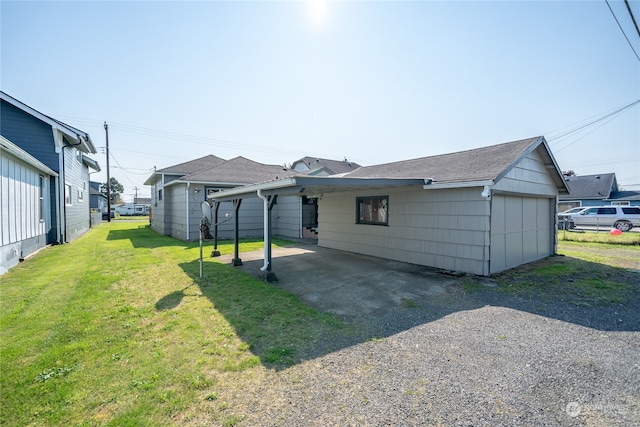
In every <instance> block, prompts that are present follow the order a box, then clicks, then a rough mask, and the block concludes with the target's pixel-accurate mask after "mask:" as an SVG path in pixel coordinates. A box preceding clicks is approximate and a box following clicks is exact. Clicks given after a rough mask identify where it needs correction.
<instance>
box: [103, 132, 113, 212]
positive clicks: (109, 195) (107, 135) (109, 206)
mask: <svg viewBox="0 0 640 427" xmlns="http://www.w3.org/2000/svg"><path fill="white" fill-rule="evenodd" d="M104 132H105V135H106V138H107V149H106V153H107V222H111V174H110V173H109V125H108V124H107V122H104Z"/></svg>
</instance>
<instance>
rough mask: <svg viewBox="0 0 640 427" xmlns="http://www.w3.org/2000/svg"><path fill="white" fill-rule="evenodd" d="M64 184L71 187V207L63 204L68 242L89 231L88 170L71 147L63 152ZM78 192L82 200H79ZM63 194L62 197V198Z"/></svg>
mask: <svg viewBox="0 0 640 427" xmlns="http://www.w3.org/2000/svg"><path fill="white" fill-rule="evenodd" d="M63 151H64V183H65V184H66V185H70V186H71V205H67V204H65V214H66V240H67V241H68V242H70V241H72V240H73V239H76V238H77V237H80V236H81V235H82V234H83V233H85V232H86V231H87V230H89V227H90V225H91V223H90V209H89V170H88V169H87V167H86V165H84V164H83V163H82V161H79V160H78V158H77V152H76V150H75V149H74V148H73V147H69V146H67V148H65V149H64V150H63ZM80 192H82V193H83V199H82V200H81V199H80ZM64 196H65V195H64V194H63V195H62V197H63V198H64Z"/></svg>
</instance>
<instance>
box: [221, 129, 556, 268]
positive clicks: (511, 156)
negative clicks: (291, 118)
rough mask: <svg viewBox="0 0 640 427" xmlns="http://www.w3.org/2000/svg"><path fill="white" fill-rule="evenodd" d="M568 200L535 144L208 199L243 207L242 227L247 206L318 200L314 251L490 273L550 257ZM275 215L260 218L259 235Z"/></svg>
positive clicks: (283, 182) (293, 180) (546, 154)
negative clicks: (561, 198) (560, 208)
mask: <svg viewBox="0 0 640 427" xmlns="http://www.w3.org/2000/svg"><path fill="white" fill-rule="evenodd" d="M565 193H568V188H567V183H566V182H565V180H564V177H563V175H562V172H561V170H560V169H559V167H558V165H557V163H556V161H555V159H554V158H553V155H552V153H551V150H550V149H549V146H548V144H547V142H546V140H545V139H544V138H543V137H535V138H530V139H525V140H520V141H514V142H509V143H504V144H498V145H493V146H489V147H483V148H479V149H475V150H467V151H462V152H457V153H451V154H444V155H439V156H431V157H423V158H419V159H412V160H406V161H402V162H395V163H388V164H383V165H375V166H368V167H362V168H358V169H356V170H354V171H352V172H350V173H346V174H343V175H338V176H310V175H309V174H306V175H302V174H299V175H295V176H290V177H284V178H279V179H273V180H271V181H268V182H256V183H254V184H251V185H245V186H240V187H236V188H231V189H226V190H222V191H219V192H215V193H212V194H211V197H212V198H213V200H215V201H216V203H225V202H231V201H235V202H234V203H238V202H237V201H238V200H243V202H242V204H241V209H240V210H239V211H238V212H237V214H238V215H239V216H240V219H242V217H243V215H245V214H248V215H251V212H243V210H242V208H243V207H244V206H245V200H246V201H249V200H258V202H261V203H262V201H261V200H259V199H256V198H257V197H258V196H260V195H261V196H262V197H265V198H268V200H273V198H274V197H276V196H277V200H278V203H279V201H280V198H281V197H292V196H293V195H295V197H298V198H303V197H307V198H315V199H316V200H317V204H318V211H317V212H318V231H319V234H318V245H319V246H324V247H328V248H334V249H339V250H345V251H349V252H355V253H361V254H365V255H371V256H377V257H381V258H385V259H392V260H398V261H404V262H409V263H413V264H419V265H425V266H430V267H435V268H441V269H446V270H455V271H460V272H466V273H471V274H478V275H489V274H493V273H497V272H500V271H503V270H505V269H508V268H512V267H516V266H518V265H521V264H524V263H527V262H531V261H535V260H537V259H540V258H543V257H546V256H548V255H551V254H554V253H555V252H556V233H557V230H556V215H557V199H558V195H560V194H565ZM263 203H264V205H265V211H266V205H267V203H268V201H267V200H265V201H264V202H263ZM251 206H252V209H254V205H251ZM281 214H282V213H281V212H277V213H271V214H270V215H265V219H264V225H263V227H262V229H263V230H268V229H269V226H268V225H269V223H271V222H273V223H275V219H273V220H272V219H271V216H277V215H281ZM276 233H277V231H276V229H275V228H273V234H274V235H275V234H276ZM268 253H270V251H267V250H266V249H265V256H267V254H268ZM270 261H271V260H270V259H265V266H264V267H263V268H264V269H266V270H267V271H269V269H270V268H271V266H270ZM327 268H330V266H328V267H327ZM263 271H265V270H263Z"/></svg>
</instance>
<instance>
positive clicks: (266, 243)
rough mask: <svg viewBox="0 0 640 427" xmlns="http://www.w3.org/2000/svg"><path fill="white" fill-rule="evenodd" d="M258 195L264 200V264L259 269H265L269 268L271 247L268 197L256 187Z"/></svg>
mask: <svg viewBox="0 0 640 427" xmlns="http://www.w3.org/2000/svg"><path fill="white" fill-rule="evenodd" d="M257 194H258V197H260V198H261V199H262V201H263V202H264V227H263V228H264V265H263V266H262V267H260V271H267V269H268V268H269V248H270V247H271V235H270V234H269V199H267V198H266V196H263V195H262V190H261V189H258V192H257Z"/></svg>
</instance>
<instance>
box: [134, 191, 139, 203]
mask: <svg viewBox="0 0 640 427" xmlns="http://www.w3.org/2000/svg"><path fill="white" fill-rule="evenodd" d="M133 189H134V190H135V192H136V195H135V196H133V204H134V205H136V204H138V190H139V188H138V187H133Z"/></svg>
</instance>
